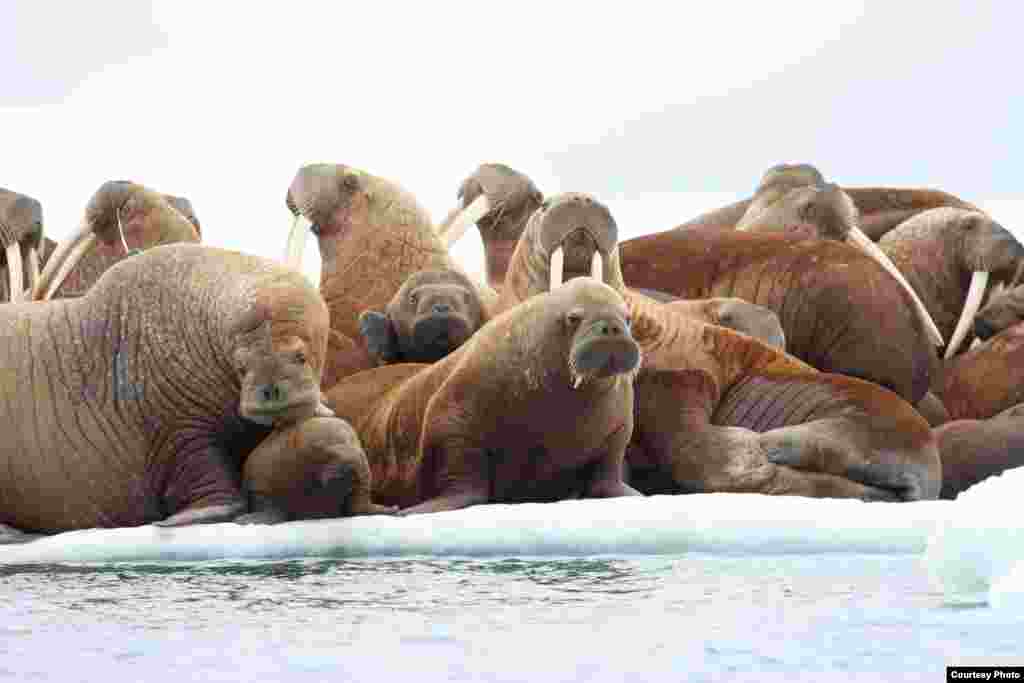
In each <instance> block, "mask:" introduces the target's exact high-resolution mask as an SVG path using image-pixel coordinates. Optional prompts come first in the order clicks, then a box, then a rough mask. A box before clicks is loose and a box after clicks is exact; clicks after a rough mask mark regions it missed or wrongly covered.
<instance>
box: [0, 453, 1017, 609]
mask: <svg viewBox="0 0 1024 683" xmlns="http://www.w3.org/2000/svg"><path fill="white" fill-rule="evenodd" d="M1021 491H1024V468H1018V469H1016V470H1012V471H1009V472H1007V473H1004V474H1003V475H1002V476H999V477H994V478H991V479H989V480H987V481H985V482H982V483H981V484H979V485H977V486H975V487H974V488H972V489H971V490H969V491H967V492H965V493H963V494H961V495H960V497H959V498H958V499H957V500H955V501H928V502H918V503H864V502H861V501H855V500H831V499H810V498H798V497H788V496H786V497H783V496H762V495H756V494H727V493H717V494H700V495H686V496H653V497H647V498H619V499H613V500H576V501H564V502H560V503H549V504H521V505H483V506H477V507H473V508H469V509H466V510H459V511H456V512H444V513H438V514H432V515H415V516H411V517H387V516H373V517H355V518H348V519H334V520H319V521H306V522H290V523H287V524H279V525H275V526H262V525H254V526H241V525H237V524H213V525H201V526H192V527H183V528H175V529H163V528H157V527H153V526H143V527H132V528H122V529H91V530H85V531H72V532H67V533H63V534H58V535H55V536H50V537H46V538H42V539H39V540H36V541H32V542H31V543H25V544H20V545H13V546H0V563H44V562H152V561H203V560H219V559H283V558H299V557H376V556H382V557H383V556H387V557H394V556H435V557H438V556H441V557H443V556H448V557H451V556H475V557H481V556H490V557H512V556H515V557H537V556H590V555H638V554H640V555H652V554H672V555H674V554H680V553H686V552H706V553H731V554H741V555H742V554H747V555H757V554H780V553H798V554H818V553H886V554H907V553H909V554H919V555H921V557H922V560H923V561H924V562H925V563H926V565H927V567H928V570H929V574H930V575H931V577H932V578H933V580H934V581H935V583H936V585H937V586H938V587H940V588H941V589H942V590H943V591H944V593H945V595H946V597H947V600H949V601H952V602H959V601H964V600H968V601H983V602H984V601H987V600H989V594H988V593H989V589H990V588H992V587H993V586H994V585H996V584H998V598H996V597H995V596H996V591H995V590H993V594H992V596H993V597H992V600H993V602H999V604H1001V605H1003V604H1005V605H1017V606H1018V607H1020V606H1021V605H1022V603H1024V568H1022V567H1024V522H1022V519H1021V515H1019V514H1016V513H1015V512H1014V511H1015V510H1017V509H1018V505H1017V502H1018V499H1019V496H1020V492H1021ZM993 510H1001V511H1005V513H1006V514H1003V515H1001V516H1000V517H998V518H994V516H993V512H992V511H993ZM1014 565H1016V569H1014ZM1011 570H1013V573H1012V574H1011Z"/></svg>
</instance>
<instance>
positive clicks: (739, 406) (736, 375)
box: [500, 193, 941, 500]
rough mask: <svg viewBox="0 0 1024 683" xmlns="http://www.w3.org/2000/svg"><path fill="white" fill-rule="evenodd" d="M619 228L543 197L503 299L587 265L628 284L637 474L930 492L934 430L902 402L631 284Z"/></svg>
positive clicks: (853, 492) (914, 495) (859, 492)
mask: <svg viewBox="0 0 1024 683" xmlns="http://www.w3.org/2000/svg"><path fill="white" fill-rule="evenodd" d="M616 234H617V233H616V226H615V221H614V219H613V218H612V216H611V213H610V212H609V211H608V209H607V208H606V207H604V206H603V205H602V204H600V203H599V202H598V201H597V200H595V199H593V198H592V197H589V196H586V195H582V194H578V193H570V194H566V195H561V196H557V197H549V198H548V199H547V200H546V201H545V203H544V205H543V206H542V207H541V209H539V210H538V211H536V212H535V213H534V214H533V215H532V216H531V218H530V220H529V222H528V224H527V226H526V229H525V231H524V232H523V234H522V236H521V237H520V241H519V244H518V246H517V247H516V251H515V253H514V254H513V257H512V260H511V263H510V267H509V271H508V273H507V275H506V277H505V284H504V287H503V288H502V292H501V299H500V301H501V304H502V306H505V307H510V308H511V307H514V306H516V305H522V302H527V303H528V302H529V301H531V300H532V298H533V297H536V296H539V295H541V294H543V293H544V292H546V291H548V290H549V289H550V288H551V287H554V286H557V285H558V284H559V283H560V282H562V281H563V280H564V279H566V278H575V277H579V276H581V275H585V274H587V273H591V274H594V275H595V277H596V276H600V277H601V278H602V279H603V280H604V282H606V283H607V284H608V285H609V286H611V287H612V288H613V289H615V290H616V291H618V292H620V293H621V294H622V296H623V297H624V299H625V301H626V303H627V305H628V308H629V312H630V315H631V317H632V330H633V335H634V337H635V338H636V340H637V343H638V344H639V345H640V347H641V349H642V351H643V359H644V360H643V366H642V367H641V369H640V371H639V374H638V375H637V378H636V386H635V396H636V420H637V422H636V428H635V430H634V433H633V439H632V441H631V444H630V450H629V454H628V464H629V469H630V479H629V481H630V482H631V483H632V484H633V485H634V486H636V487H637V488H639V489H641V490H642V491H644V492H646V493H667V492H711V491H733V492H759V493H771V494H790V495H804V496H815V497H854V498H862V499H866V500H918V499H929V498H934V497H935V496H936V495H937V494H938V491H939V486H940V483H941V467H940V464H939V458H938V451H937V449H936V445H935V441H934V438H933V437H932V434H931V431H930V430H929V428H928V424H927V423H926V422H925V421H924V419H923V418H922V417H921V416H920V415H918V414H917V413H916V412H915V411H914V409H913V408H912V407H911V406H910V405H908V404H907V403H906V402H905V401H903V400H902V399H900V398H899V397H898V396H897V395H896V394H894V393H893V392H891V391H888V390H886V389H884V388H881V387H878V386H876V385H874V384H872V383H869V382H865V381H861V380H857V379H854V378H849V377H842V376H837V375H830V374H825V373H820V372H817V371H815V370H814V369H813V368H811V367H809V366H808V365H806V364H804V363H802V362H800V361H799V360H797V359H796V358H793V357H791V356H788V355H787V354H785V353H782V352H780V351H779V350H777V349H775V348H772V347H770V346H768V345H766V344H763V343H761V342H760V341H758V340H755V339H753V338H750V337H748V336H745V335H741V334H737V333H735V332H733V331H732V330H728V329H725V328H722V327H718V326H714V325H709V324H706V323H702V322H700V321H697V320H695V319H693V318H690V317H688V316H686V315H683V314H682V313H680V312H678V311H673V310H672V309H671V307H670V306H666V305H665V304H662V303H659V302H655V301H653V300H651V299H649V298H647V297H644V296H638V295H637V294H635V293H634V292H631V291H630V290H628V289H627V288H626V287H625V285H624V283H623V277H622V272H621V269H620V265H619V253H618V247H617V244H616V240H615V236H616ZM570 284H571V281H570ZM512 310H514V308H513V309H512Z"/></svg>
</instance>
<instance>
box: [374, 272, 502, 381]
mask: <svg viewBox="0 0 1024 683" xmlns="http://www.w3.org/2000/svg"><path fill="white" fill-rule="evenodd" d="M483 322H484V306H483V302H482V301H481V300H480V296H479V294H478V293H477V290H476V287H474V286H473V283H472V282H470V281H469V278H467V277H466V276H465V275H463V274H462V273H459V272H457V271H454V270H421V271H419V272H417V273H413V274H412V275H410V276H409V277H408V278H406V280H405V282H404V283H402V286H401V287H400V288H399V290H398V292H396V293H395V296H394V297H392V299H391V301H390V303H388V306H387V309H386V310H385V312H384V313H383V314H382V313H378V312H377V311H364V312H363V313H362V315H360V316H359V330H360V332H362V334H363V336H364V337H365V338H366V343H367V348H368V349H369V350H370V353H371V355H373V356H374V357H375V358H376V359H377V360H378V362H380V363H382V364H386V363H396V362H400V363H434V362H436V361H438V360H441V359H442V358H444V357H445V356H447V355H448V354H449V353H451V352H452V351H454V350H455V349H457V348H459V347H460V346H462V344H464V343H465V342H466V340H467V339H469V338H470V336H472V335H473V333H474V332H476V331H477V330H478V329H479V328H480V326H481V325H482V324H483Z"/></svg>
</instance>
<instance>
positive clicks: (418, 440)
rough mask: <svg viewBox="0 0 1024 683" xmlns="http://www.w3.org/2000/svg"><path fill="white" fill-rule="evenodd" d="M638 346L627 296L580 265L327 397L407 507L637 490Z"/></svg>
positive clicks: (377, 487) (392, 498)
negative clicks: (578, 274)
mask: <svg viewBox="0 0 1024 683" xmlns="http://www.w3.org/2000/svg"><path fill="white" fill-rule="evenodd" d="M639 364H640V350H639V347H638V346H637V344H636V342H635V341H634V340H633V337H632V335H631V334H630V331H629V316H628V313H627V311H626V307H625V304H624V303H623V300H622V298H621V297H620V296H619V295H618V294H616V293H615V292H614V291H613V290H612V289H611V288H609V287H608V286H606V285H604V284H602V283H600V282H597V281H595V280H594V279H592V278H580V279H579V280H576V281H574V282H570V283H567V284H566V285H565V286H564V287H559V288H557V289H555V290H554V291H552V292H550V293H547V294H545V295H542V296H538V297H535V298H533V299H531V300H530V301H527V302H525V303H524V304H522V305H521V306H517V307H515V308H513V309H511V310H509V311H507V312H505V313H504V314H502V315H500V316H498V317H496V318H494V319H492V320H490V321H489V322H488V323H487V324H486V325H484V326H483V327H481V328H480V330H479V331H478V332H477V333H476V334H474V335H473V336H472V337H470V339H469V341H468V342H467V343H465V344H463V345H462V346H461V347H459V348H458V349H456V350H455V351H454V352H452V353H451V354H450V355H448V356H446V357H445V358H443V359H441V360H440V361H438V362H437V363H435V364H433V365H413V364H402V365H390V366H386V367H381V368H375V369H372V370H367V371H365V372H361V373H358V374H356V375H353V376H351V377H348V378H345V379H344V380H342V381H341V382H339V383H338V384H337V385H336V386H335V387H334V388H333V389H331V390H330V391H329V392H328V394H327V403H328V405H329V406H330V407H331V409H332V410H334V412H335V413H337V415H338V416H339V417H342V418H344V419H346V420H348V421H349V422H350V423H351V424H352V426H353V427H354V428H355V429H356V431H357V432H358V434H359V438H360V440H361V442H362V443H363V446H364V448H365V449H366V454H367V458H368V460H369V462H370V469H371V472H372V480H373V498H374V500H376V501H378V502H380V503H383V504H397V505H399V506H400V507H401V508H403V510H402V514H412V513H420V512H438V511H441V510H455V509H458V508H463V507H467V506H469V505H475V504H479V503H486V502H495V503H499V502H500V503H511V502H527V501H536V502H541V501H554V500H559V499H561V498H567V497H575V496H577V495H580V494H581V493H582V495H585V496H590V497H610V496H622V495H637V492H636V491H634V490H633V489H631V488H630V487H629V486H627V485H626V484H625V483H624V482H623V479H622V477H623V472H622V469H623V458H624V456H625V449H626V444H627V443H628V442H629V439H630V435H631V434H632V431H633V375H634V373H635V371H636V369H637V367H639Z"/></svg>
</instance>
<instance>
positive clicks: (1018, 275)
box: [1006, 259, 1024, 289]
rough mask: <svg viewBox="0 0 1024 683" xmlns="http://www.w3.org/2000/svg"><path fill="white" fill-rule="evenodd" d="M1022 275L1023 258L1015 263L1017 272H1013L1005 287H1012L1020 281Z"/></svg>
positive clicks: (1023, 268) (1023, 274)
mask: <svg viewBox="0 0 1024 683" xmlns="http://www.w3.org/2000/svg"><path fill="white" fill-rule="evenodd" d="M1022 276H1024V259H1021V260H1020V263H1018V264H1017V272H1016V273H1015V274H1014V276H1013V279H1012V280H1011V281H1010V284H1009V285H1007V286H1006V288H1007V289H1013V288H1014V287H1016V286H1017V285H1019V284H1020V283H1021V277H1022Z"/></svg>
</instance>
